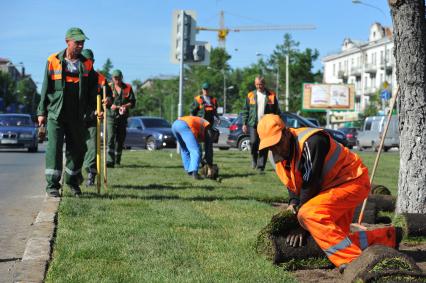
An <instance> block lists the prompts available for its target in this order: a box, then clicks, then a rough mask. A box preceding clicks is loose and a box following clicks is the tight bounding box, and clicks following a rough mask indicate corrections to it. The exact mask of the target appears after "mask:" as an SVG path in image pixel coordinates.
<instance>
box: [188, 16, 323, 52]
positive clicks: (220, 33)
mask: <svg viewBox="0 0 426 283" xmlns="http://www.w3.org/2000/svg"><path fill="white" fill-rule="evenodd" d="M196 29H197V30H205V31H215V32H217V37H218V43H219V47H221V48H225V42H226V37H227V36H228V34H229V32H231V31H232V32H240V31H263V30H314V29H316V27H315V26H314V25H267V26H241V27H235V28H227V27H225V16H224V12H223V11H220V21H219V28H209V27H196Z"/></svg>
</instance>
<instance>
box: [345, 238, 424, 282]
mask: <svg viewBox="0 0 426 283" xmlns="http://www.w3.org/2000/svg"><path fill="white" fill-rule="evenodd" d="M343 277H344V282H426V275H425V274H423V273H422V271H421V269H420V268H419V267H418V266H417V264H416V263H415V261H414V260H413V259H412V258H410V257H409V256H407V255H405V254H403V253H400V252H398V251H397V250H395V249H393V248H389V247H386V246H380V245H374V246H371V247H368V248H367V249H365V250H364V251H363V252H362V254H361V255H360V256H359V257H358V258H356V259H355V260H354V261H352V262H351V263H350V264H348V266H347V268H346V269H345V271H344V274H343Z"/></svg>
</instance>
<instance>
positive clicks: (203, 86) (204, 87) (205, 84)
mask: <svg viewBox="0 0 426 283" xmlns="http://www.w3.org/2000/svg"><path fill="white" fill-rule="evenodd" d="M201 88H202V89H209V88H210V84H209V83H207V82H205V83H203V84H202V85H201Z"/></svg>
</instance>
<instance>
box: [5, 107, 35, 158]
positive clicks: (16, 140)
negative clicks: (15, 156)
mask: <svg viewBox="0 0 426 283" xmlns="http://www.w3.org/2000/svg"><path fill="white" fill-rule="evenodd" d="M0 147H1V148H27V149H28V152H37V151H38V136H37V127H36V124H35V123H34V122H33V121H32V120H31V115H28V114H0Z"/></svg>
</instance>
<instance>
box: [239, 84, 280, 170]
mask: <svg viewBox="0 0 426 283" xmlns="http://www.w3.org/2000/svg"><path fill="white" fill-rule="evenodd" d="M254 85H255V87H256V90H254V91H251V92H249V93H248V95H247V98H246V101H245V105H244V109H243V111H242V118H243V132H244V133H245V134H247V133H249V134H250V150H251V157H252V162H251V164H252V168H253V169H256V168H257V170H258V171H259V172H260V173H262V172H263V171H264V170H265V165H266V161H267V157H268V149H263V150H259V135H258V133H257V123H258V122H259V121H260V119H261V118H262V117H263V115H265V114H270V113H272V114H278V115H279V114H280V113H281V112H280V108H279V105H278V100H277V96H276V94H275V93H274V92H272V91H270V90H268V89H267V88H266V87H265V78H264V77H262V76H257V77H256V78H255V80H254Z"/></svg>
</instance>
